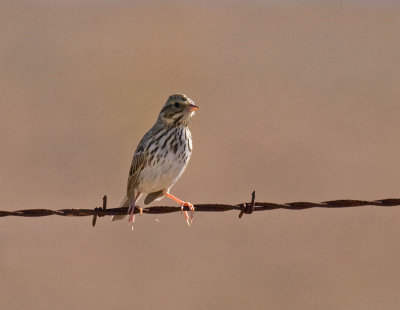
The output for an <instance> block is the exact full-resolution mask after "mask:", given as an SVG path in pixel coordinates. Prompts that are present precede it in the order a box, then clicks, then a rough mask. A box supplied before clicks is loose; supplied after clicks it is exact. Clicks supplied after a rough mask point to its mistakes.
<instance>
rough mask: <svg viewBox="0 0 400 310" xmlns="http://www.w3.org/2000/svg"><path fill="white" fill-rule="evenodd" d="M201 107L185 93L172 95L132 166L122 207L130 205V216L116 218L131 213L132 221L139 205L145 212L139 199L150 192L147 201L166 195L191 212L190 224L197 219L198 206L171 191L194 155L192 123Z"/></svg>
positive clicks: (142, 140)
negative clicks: (195, 207) (194, 215)
mask: <svg viewBox="0 0 400 310" xmlns="http://www.w3.org/2000/svg"><path fill="white" fill-rule="evenodd" d="M198 109H199V107H198V106H197V105H195V104H194V101H193V100H192V99H191V98H189V97H188V96H186V95H185V94H174V95H171V96H169V97H168V99H167V101H166V102H165V104H164V106H163V107H162V109H161V111H160V113H159V115H158V118H157V121H156V122H155V124H154V125H153V127H152V128H151V129H150V130H149V131H148V132H147V133H146V134H145V135H144V136H143V138H142V139H141V141H140V142H139V144H138V146H137V148H136V150H135V153H134V154H133V159H132V163H131V166H130V169H129V176H128V182H127V190H126V196H125V198H124V199H123V200H122V202H121V204H120V207H128V213H127V214H126V215H114V216H113V217H112V220H113V221H116V220H122V219H124V218H125V217H126V216H129V218H128V222H129V223H132V224H133V222H134V221H135V208H137V209H138V210H139V212H140V214H142V212H143V209H142V208H140V207H139V206H138V204H137V203H138V201H139V199H140V197H141V196H142V195H143V194H146V198H145V199H144V204H145V205H148V204H150V203H152V202H153V201H159V200H161V199H162V198H164V197H165V196H166V197H168V198H170V199H172V200H174V201H175V202H177V203H178V204H180V205H181V210H182V211H183V209H184V207H188V208H189V210H190V212H191V217H190V222H189V215H188V213H187V211H184V215H185V218H186V223H187V224H188V226H191V223H192V222H193V213H194V206H193V204H191V203H190V202H186V201H183V200H181V199H179V198H177V197H175V196H173V195H172V194H171V193H170V189H171V187H172V186H173V185H174V184H175V183H176V182H177V181H178V180H179V178H180V177H181V176H182V174H183V172H184V171H185V169H186V166H187V164H188V162H189V160H190V157H191V155H192V149H193V146H192V135H191V132H190V130H189V127H188V125H189V122H190V120H191V119H192V117H193V115H194V114H195V111H197V110H198Z"/></svg>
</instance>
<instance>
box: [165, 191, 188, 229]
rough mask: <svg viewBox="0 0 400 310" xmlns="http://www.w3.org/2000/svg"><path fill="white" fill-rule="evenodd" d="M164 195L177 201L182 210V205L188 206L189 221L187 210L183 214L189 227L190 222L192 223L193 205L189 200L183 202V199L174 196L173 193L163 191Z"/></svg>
mask: <svg viewBox="0 0 400 310" xmlns="http://www.w3.org/2000/svg"><path fill="white" fill-rule="evenodd" d="M165 196H167V197H168V198H171V199H172V200H174V201H176V202H177V203H179V204H180V205H181V208H182V210H183V207H189V209H190V223H189V215H188V213H187V211H184V214H185V218H186V223H187V224H188V226H189V227H190V226H191V225H190V224H191V223H193V213H194V206H193V205H192V204H191V203H190V202H184V201H183V200H180V199H179V198H177V197H175V196H174V195H171V194H170V193H165Z"/></svg>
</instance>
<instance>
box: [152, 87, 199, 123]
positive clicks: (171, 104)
mask: <svg viewBox="0 0 400 310" xmlns="http://www.w3.org/2000/svg"><path fill="white" fill-rule="evenodd" d="M198 108H199V107H198V106H197V105H195V104H194V102H193V100H192V99H190V98H189V97H188V96H186V95H184V94H175V95H171V96H169V98H168V100H167V102H166V103H165V104H164V106H163V108H162V109H161V112H160V115H159V117H158V119H159V120H160V121H162V122H165V123H166V124H168V125H170V126H182V125H183V126H186V125H187V124H188V122H189V121H190V119H191V118H192V117H193V115H194V112H195V111H196V110H198Z"/></svg>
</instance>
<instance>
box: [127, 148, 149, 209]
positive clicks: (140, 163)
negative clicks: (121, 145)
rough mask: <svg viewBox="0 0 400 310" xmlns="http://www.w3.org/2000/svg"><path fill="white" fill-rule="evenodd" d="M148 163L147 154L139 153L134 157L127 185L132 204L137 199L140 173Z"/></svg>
mask: <svg viewBox="0 0 400 310" xmlns="http://www.w3.org/2000/svg"><path fill="white" fill-rule="evenodd" d="M145 163H146V154H145V153H143V152H140V153H137V152H135V154H134V155H133V159H132V164H131V168H130V170H129V177H128V185H127V194H126V195H127V197H128V200H129V201H130V202H132V201H133V200H134V199H135V196H136V192H135V188H136V186H137V183H138V181H139V175H140V171H142V169H143V167H144V165H145Z"/></svg>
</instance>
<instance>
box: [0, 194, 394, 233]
mask: <svg viewBox="0 0 400 310" xmlns="http://www.w3.org/2000/svg"><path fill="white" fill-rule="evenodd" d="M255 196H256V195H255V191H254V192H253V193H252V194H251V202H244V203H239V204H236V205H229V204H218V203H206V204H196V205H194V207H195V211H196V212H224V211H231V210H237V211H240V213H239V218H241V217H242V216H243V214H251V213H253V212H254V211H268V210H276V209H285V210H304V209H310V208H349V207H361V206H378V207H393V206H399V205H400V198H387V199H379V200H353V199H343V200H329V201H323V202H318V203H316V202H303V201H299V202H289V203H282V204H281V203H273V202H257V201H255ZM182 210H184V211H190V209H189V207H183V209H182V208H181V207H173V206H155V207H147V208H143V214H163V213H173V212H181V211H182ZM127 212H128V208H126V207H123V208H113V209H107V196H104V197H103V206H102V207H96V208H94V209H60V210H49V209H26V210H17V211H1V210H0V217H6V216H23V217H42V216H50V215H60V216H93V220H92V225H93V226H95V225H96V221H97V217H103V216H112V215H124V214H127ZM134 212H135V213H139V210H138V209H136V208H135V211H134Z"/></svg>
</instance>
